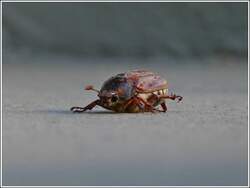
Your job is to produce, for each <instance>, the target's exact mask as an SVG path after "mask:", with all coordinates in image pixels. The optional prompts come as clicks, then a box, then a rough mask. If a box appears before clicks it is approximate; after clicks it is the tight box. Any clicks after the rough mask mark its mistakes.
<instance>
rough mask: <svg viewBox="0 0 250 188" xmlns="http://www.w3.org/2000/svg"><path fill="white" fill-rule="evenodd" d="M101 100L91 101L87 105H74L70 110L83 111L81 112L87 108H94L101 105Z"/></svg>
mask: <svg viewBox="0 0 250 188" xmlns="http://www.w3.org/2000/svg"><path fill="white" fill-rule="evenodd" d="M99 103H100V100H99V99H98V100H95V101H93V102H92V103H90V104H89V105H87V106H85V107H72V108H70V110H71V111H72V112H77V113H81V112H85V111H86V110H91V109H92V108H94V107H95V106H96V105H99Z"/></svg>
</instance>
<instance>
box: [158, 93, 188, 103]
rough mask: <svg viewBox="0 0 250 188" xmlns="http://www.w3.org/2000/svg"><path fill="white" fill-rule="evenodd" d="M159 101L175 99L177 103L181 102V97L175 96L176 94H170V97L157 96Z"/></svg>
mask: <svg viewBox="0 0 250 188" xmlns="http://www.w3.org/2000/svg"><path fill="white" fill-rule="evenodd" d="M159 98H160V99H171V100H175V99H177V102H180V101H182V99H183V97H182V96H180V95H176V94H172V93H171V94H170V95H162V96H159Z"/></svg>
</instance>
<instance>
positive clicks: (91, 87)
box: [85, 85, 100, 93]
mask: <svg viewBox="0 0 250 188" xmlns="http://www.w3.org/2000/svg"><path fill="white" fill-rule="evenodd" d="M85 90H92V91H95V92H97V93H100V91H99V90H97V89H95V88H94V87H93V86H92V85H87V86H86V87H85Z"/></svg>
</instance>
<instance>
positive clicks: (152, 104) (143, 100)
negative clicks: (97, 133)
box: [71, 70, 182, 113]
mask: <svg viewBox="0 0 250 188" xmlns="http://www.w3.org/2000/svg"><path fill="white" fill-rule="evenodd" d="M85 89H86V90H93V91H96V92H97V93H98V97H99V99H97V100H95V101H93V102H92V103H90V104H89V105H87V106H86V107H84V108H82V107H72V108H71V111H73V112H84V111H86V110H91V109H92V108H94V107H95V106H96V105H99V106H102V107H103V108H106V109H108V110H112V111H115V112H130V113H137V112H156V111H159V112H166V111H167V106H166V103H165V99H172V100H175V99H177V100H178V102H179V101H181V100H182V97H181V96H179V95H175V94H171V95H168V87H167V81H166V80H164V79H162V78H161V77H160V76H158V75H156V74H154V73H152V72H149V71H144V70H134V71H130V72H126V73H121V74H117V75H116V76H113V77H111V78H109V79H108V80H107V81H105V82H104V84H103V86H102V88H101V90H100V91H98V90H96V89H94V88H93V86H91V85H89V86H87V87H86V88H85ZM158 105H161V107H162V109H161V110H160V109H157V108H156V107H157V106H158Z"/></svg>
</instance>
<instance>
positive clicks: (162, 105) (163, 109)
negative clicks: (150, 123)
mask: <svg viewBox="0 0 250 188" xmlns="http://www.w3.org/2000/svg"><path fill="white" fill-rule="evenodd" d="M161 107H162V112H166V111H167V110H168V108H167V105H166V103H165V102H163V103H161Z"/></svg>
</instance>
